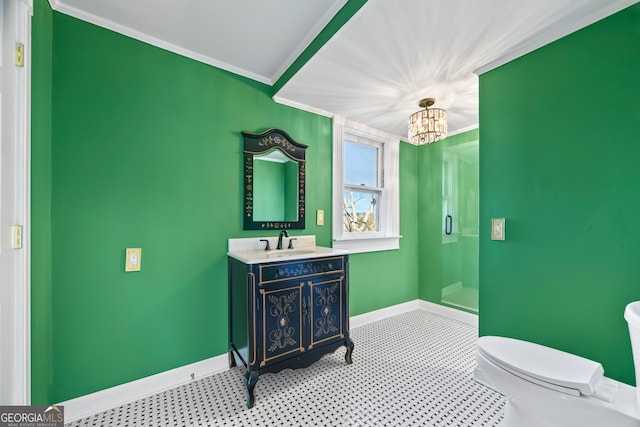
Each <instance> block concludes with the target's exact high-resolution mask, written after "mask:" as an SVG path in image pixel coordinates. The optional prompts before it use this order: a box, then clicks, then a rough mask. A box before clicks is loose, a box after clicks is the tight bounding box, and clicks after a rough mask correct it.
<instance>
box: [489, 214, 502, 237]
mask: <svg viewBox="0 0 640 427" xmlns="http://www.w3.org/2000/svg"><path fill="white" fill-rule="evenodd" d="M504 227H505V224H504V218H491V240H504V239H505V228H504Z"/></svg>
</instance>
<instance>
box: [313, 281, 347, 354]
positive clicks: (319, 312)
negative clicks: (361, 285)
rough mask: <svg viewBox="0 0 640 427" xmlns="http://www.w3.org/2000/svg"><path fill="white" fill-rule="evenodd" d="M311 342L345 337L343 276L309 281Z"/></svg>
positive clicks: (315, 342) (314, 343) (315, 343)
mask: <svg viewBox="0 0 640 427" xmlns="http://www.w3.org/2000/svg"><path fill="white" fill-rule="evenodd" d="M309 291H310V299H309V301H310V303H309V307H308V312H309V315H310V318H311V324H310V332H311V337H310V339H311V342H310V345H309V348H313V346H314V345H317V344H319V343H322V342H325V341H329V340H332V339H335V338H344V332H343V331H344V321H345V319H344V314H343V313H344V304H345V300H344V280H343V276H340V277H338V278H335V279H331V280H326V281H314V282H309Z"/></svg>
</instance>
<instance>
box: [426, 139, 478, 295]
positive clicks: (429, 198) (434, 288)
mask: <svg viewBox="0 0 640 427" xmlns="http://www.w3.org/2000/svg"><path fill="white" fill-rule="evenodd" d="M477 140H478V130H477V129H474V130H470V131H467V132H464V133H459V134H456V135H451V136H449V137H447V138H446V139H445V140H444V141H440V142H438V143H436V144H429V145H424V146H421V147H418V164H419V168H418V175H417V176H418V186H419V188H420V196H419V198H418V212H419V232H418V234H419V240H418V250H419V254H420V262H419V274H420V278H419V281H418V293H419V297H420V299H423V300H425V301H430V302H433V303H437V304H440V299H441V295H442V284H443V283H444V282H445V281H446V280H445V279H446V277H443V275H449V276H452V275H459V274H464V272H466V271H469V270H474V271H477V259H476V258H471V257H467V258H468V261H466V262H465V264H464V265H455V266H449V267H450V268H451V269H453V270H454V271H451V270H448V269H447V268H446V267H447V263H446V262H443V257H444V256H445V255H446V254H445V253H444V251H445V250H448V249H455V250H464V251H465V252H467V251H471V252H473V251H474V250H475V253H477V248H466V247H463V245H462V243H463V242H461V245H454V246H456V248H452V247H447V246H451V245H443V243H442V158H443V152H444V150H445V149H446V148H447V147H455V146H458V145H461V144H466V143H469V142H472V141H477ZM480 145H482V144H480ZM459 179H460V183H461V185H462V179H464V177H460V178H459ZM476 180H477V178H476ZM476 240H477V239H473V244H474V245H475V241H476ZM474 256H475V255H474ZM455 258H459V257H455ZM473 280H475V278H469V279H468V280H465V283H467V282H471V281H473ZM447 283H448V282H447Z"/></svg>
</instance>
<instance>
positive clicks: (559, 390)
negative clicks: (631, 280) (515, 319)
mask: <svg viewBox="0 0 640 427" xmlns="http://www.w3.org/2000/svg"><path fill="white" fill-rule="evenodd" d="M624 317H625V319H626V320H627V322H628V324H629V334H630V336H631V343H632V348H633V355H634V361H635V366H636V378H640V369H639V368H640V301H638V302H634V303H631V304H629V305H628V306H627V308H626V310H625V314H624ZM476 360H477V364H478V366H477V367H476V369H475V371H474V378H475V380H476V381H478V382H480V383H481V384H484V385H486V386H488V387H490V388H492V389H494V390H495V391H497V392H498V393H500V394H502V395H504V396H505V397H506V398H507V405H506V407H505V414H504V419H503V422H502V424H501V425H502V426H504V427H572V426H576V427H603V426H605V427H608V426H616V427H631V426H634V427H640V394H638V393H636V388H635V387H631V386H629V385H627V384H624V383H620V382H618V381H615V380H612V379H610V378H607V377H605V376H604V370H603V368H602V365H601V364H600V363H598V362H594V361H592V360H588V359H585V358H583V357H579V356H576V355H573V354H570V353H565V352H563V351H560V350H556V349H552V348H549V347H544V346H541V345H538V344H534V343H531V342H527V341H521V340H516V339H512V338H505V337H495V336H485V337H480V338H478V346H477V351H476Z"/></svg>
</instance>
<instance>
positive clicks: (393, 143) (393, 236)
mask: <svg viewBox="0 0 640 427" xmlns="http://www.w3.org/2000/svg"><path fill="white" fill-rule="evenodd" d="M347 133H348V134H352V135H360V136H363V137H366V138H368V139H371V140H373V141H377V142H379V143H381V144H383V146H384V160H383V161H384V165H383V169H384V192H383V196H382V197H383V200H382V203H381V205H382V208H381V211H380V219H381V221H382V222H381V223H380V231H379V232H376V233H359V234H358V235H353V234H350V233H344V231H343V224H342V217H343V211H342V210H343V206H342V204H343V203H342V198H343V189H344V182H343V171H344V165H343V163H344V136H345V134H347ZM332 222H333V247H334V248H337V249H346V250H348V251H349V252H351V253H359V252H375V251H388V250H394V249H399V248H400V237H401V236H400V138H398V137H397V136H395V135H392V134H390V133H387V132H384V131H381V130H378V129H375V128H372V127H370V126H366V125H363V124H360V123H357V122H353V121H351V120H347V119H345V118H343V117H340V116H334V117H333V221H332Z"/></svg>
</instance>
